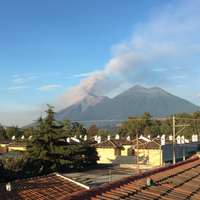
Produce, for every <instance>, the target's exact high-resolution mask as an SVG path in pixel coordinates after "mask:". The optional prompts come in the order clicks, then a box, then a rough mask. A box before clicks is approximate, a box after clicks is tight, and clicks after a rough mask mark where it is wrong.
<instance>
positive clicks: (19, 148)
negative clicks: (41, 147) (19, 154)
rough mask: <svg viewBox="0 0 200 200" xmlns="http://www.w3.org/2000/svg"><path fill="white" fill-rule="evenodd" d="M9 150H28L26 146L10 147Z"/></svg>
mask: <svg viewBox="0 0 200 200" xmlns="http://www.w3.org/2000/svg"><path fill="white" fill-rule="evenodd" d="M8 151H26V147H8Z"/></svg>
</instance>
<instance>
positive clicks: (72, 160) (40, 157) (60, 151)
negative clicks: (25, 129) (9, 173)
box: [22, 105, 98, 172]
mask: <svg viewBox="0 0 200 200" xmlns="http://www.w3.org/2000/svg"><path fill="white" fill-rule="evenodd" d="M53 108H54V107H53V106H50V105H48V109H47V110H45V112H46V113H47V116H46V118H45V119H44V120H43V119H42V117H40V118H39V119H38V120H37V123H38V125H37V127H36V129H35V131H34V135H33V136H32V139H31V140H28V139H27V140H26V141H27V144H28V145H29V146H30V148H27V151H25V152H22V154H24V155H25V156H26V157H27V158H32V159H35V160H37V161H39V162H41V163H42V165H43V170H44V171H45V172H50V171H57V170H66V169H67V168H75V167H76V168H77V167H83V166H85V165H91V164H95V163H96V161H97V159H98V156H97V153H96V149H95V148H93V147H91V146H89V145H87V143H86V142H82V143H80V144H75V145H70V144H68V143H66V142H65V141H63V140H60V139H61V138H63V137H68V136H66V135H65V134H66V131H65V129H64V128H63V127H65V124H64V123H60V122H59V121H56V120H55V118H54V116H55V114H56V113H55V112H54V111H53ZM67 122H68V121H67ZM88 152H93V156H90V159H88V156H87V155H86V154H87V153H88Z"/></svg>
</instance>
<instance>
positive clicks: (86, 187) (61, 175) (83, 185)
mask: <svg viewBox="0 0 200 200" xmlns="http://www.w3.org/2000/svg"><path fill="white" fill-rule="evenodd" d="M54 174H55V175H56V176H60V177H62V178H64V179H67V180H68V181H71V182H72V183H76V184H77V185H80V186H82V187H84V188H85V189H90V186H89V185H86V184H83V183H80V182H78V181H75V180H73V179H70V178H68V177H66V176H64V175H63V174H60V173H59V172H54Z"/></svg>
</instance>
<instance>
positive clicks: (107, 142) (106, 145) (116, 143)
mask: <svg viewBox="0 0 200 200" xmlns="http://www.w3.org/2000/svg"><path fill="white" fill-rule="evenodd" d="M94 146H95V147H96V148H114V149H115V148H117V147H118V148H122V147H123V146H122V144H121V143H120V142H119V141H118V140H105V141H103V142H100V143H96V144H94Z"/></svg>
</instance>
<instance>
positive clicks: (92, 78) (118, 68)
mask: <svg viewBox="0 0 200 200" xmlns="http://www.w3.org/2000/svg"><path fill="white" fill-rule="evenodd" d="M199 7H200V1H198V0H193V1H181V2H178V3H176V4H171V5H170V4H168V5H167V6H165V7H163V8H162V9H160V11H156V12H152V15H151V17H150V20H149V21H148V22H146V23H140V24H137V25H136V26H135V29H134V31H133V34H132V39H131V40H129V41H125V40H123V42H120V43H119V44H116V45H113V46H112V47H111V52H112V55H113V58H112V59H110V61H109V62H108V63H107V64H106V65H105V68H104V70H97V71H94V72H91V73H90V75H89V76H88V77H87V78H85V79H82V80H81V81H80V84H79V85H78V86H76V87H72V88H67V89H66V90H65V91H66V92H67V94H63V95H60V96H59V97H58V98H59V99H60V100H62V101H63V103H64V104H65V106H66V103H68V102H69V103H72V101H76V100H77V99H80V98H82V97H83V96H84V95H85V94H86V93H88V92H92V93H94V94H96V95H107V94H108V93H109V92H111V91H113V90H115V89H116V87H118V88H119V87H122V86H123V85H124V84H126V85H128V84H129V85H133V84H143V85H159V86H161V85H162V86H163V87H166V85H167V86H170V84H171V85H181V84H183V83H182V82H181V81H182V79H184V78H186V77H187V78H191V77H192V73H194V72H193V70H196V68H197V64H198V61H199V56H197V55H199V53H200V40H199V34H200V20H199V19H200V12H199ZM193 56H196V57H195V59H194V60H195V62H196V63H197V64H196V66H195V65H193V63H192V64H191V62H192V60H193V59H192V58H193ZM155 66H156V67H155ZM180 67H181V68H182V69H181V70H180ZM164 69H166V70H164ZM158 71H159V75H158V73H157V72H158ZM175 74H178V76H174V75H175ZM169 79H170V81H169Z"/></svg>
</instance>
